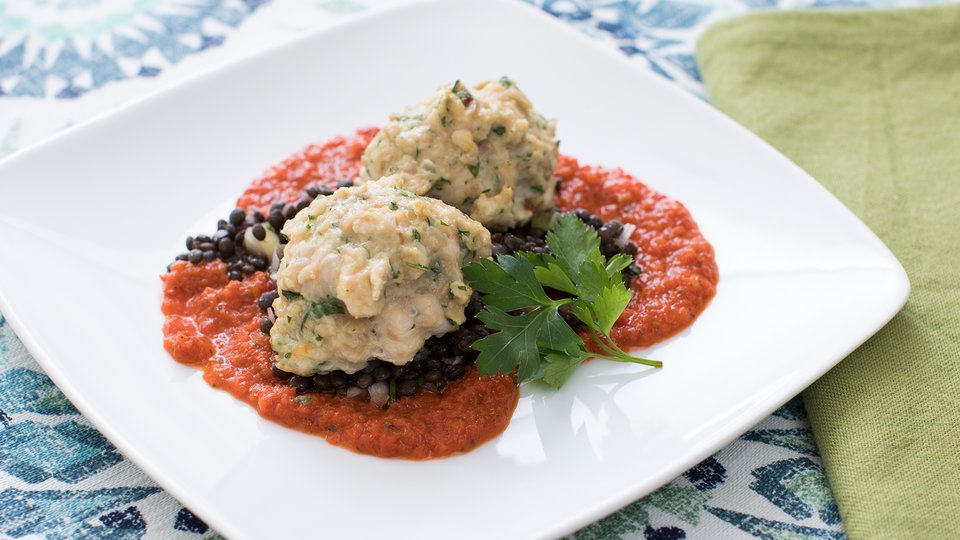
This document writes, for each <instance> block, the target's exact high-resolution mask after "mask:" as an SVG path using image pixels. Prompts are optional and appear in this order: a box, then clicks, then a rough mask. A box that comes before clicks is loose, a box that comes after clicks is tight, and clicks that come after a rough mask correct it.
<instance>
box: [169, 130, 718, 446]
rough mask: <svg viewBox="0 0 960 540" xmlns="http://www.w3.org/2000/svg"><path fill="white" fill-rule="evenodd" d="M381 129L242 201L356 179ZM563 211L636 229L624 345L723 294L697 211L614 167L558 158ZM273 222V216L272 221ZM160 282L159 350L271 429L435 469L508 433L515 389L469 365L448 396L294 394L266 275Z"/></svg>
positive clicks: (295, 158) (658, 332)
mask: <svg viewBox="0 0 960 540" xmlns="http://www.w3.org/2000/svg"><path fill="white" fill-rule="evenodd" d="M376 132H377V130H376V129H375V128H368V129H361V130H358V131H357V132H356V133H355V134H354V135H351V136H348V137H336V138H334V139H331V140H330V141H327V142H325V143H320V144H312V145H309V146H307V147H306V148H304V149H302V150H301V151H299V152H297V153H296V154H294V155H292V156H290V157H288V158H287V159H285V160H284V161H283V162H281V163H280V164H278V165H276V166H274V167H272V168H270V169H269V170H268V171H267V172H266V173H265V174H264V175H263V176H261V177H260V178H258V179H256V180H254V181H253V182H252V183H251V184H250V186H249V187H248V189H247V190H246V191H245V192H244V193H243V195H242V196H241V197H240V198H239V199H238V201H237V204H238V206H239V207H241V208H244V209H248V210H252V209H259V210H261V211H263V212H265V211H266V210H267V209H268V208H269V207H270V205H271V204H272V203H273V202H274V201H276V200H283V201H285V202H296V201H297V200H299V198H300V197H301V194H302V192H303V190H304V189H305V188H306V187H307V186H309V185H312V184H321V185H326V186H331V187H332V186H335V185H336V183H337V182H338V181H341V180H345V179H351V178H353V177H355V176H356V174H357V172H358V169H359V159H360V155H361V154H362V153H363V149H364V148H365V147H366V145H367V143H368V142H369V141H370V139H372V138H373V136H374V135H376ZM556 175H557V176H558V177H559V178H560V179H561V181H562V188H561V191H560V192H559V195H558V199H557V201H556V202H557V207H558V208H561V209H573V208H585V209H587V210H589V211H590V212H592V213H594V214H597V215H599V216H601V217H602V218H603V219H604V221H609V220H612V219H617V220H620V221H622V222H624V223H632V224H634V225H637V230H636V231H635V232H634V234H633V235H632V241H633V242H634V243H635V244H636V245H637V247H638V248H639V253H638V255H637V262H638V263H639V264H640V265H641V267H642V269H643V272H642V274H641V275H640V276H639V278H638V279H636V280H634V284H633V287H632V290H633V293H634V298H633V300H632V301H631V303H630V305H629V306H628V307H627V309H626V311H625V312H624V314H623V316H621V318H620V320H619V321H618V322H617V325H616V326H615V327H614V330H613V337H614V339H615V340H616V341H617V342H618V343H619V344H620V345H621V346H624V347H626V346H645V345H650V344H652V343H655V342H657V341H660V340H662V339H665V338H666V337H669V336H671V335H673V334H675V333H677V332H679V331H680V330H682V329H683V328H685V327H687V326H689V325H690V324H691V323H692V322H693V320H694V319H695V318H696V316H697V315H699V314H700V312H702V311H703V309H704V308H705V307H706V304H707V302H709V300H710V298H712V296H713V294H714V293H715V290H716V283H717V279H718V273H717V267H716V263H715V261H714V258H713V249H712V248H711V247H710V245H709V243H707V242H706V240H705V239H704V238H703V236H702V235H701V234H700V232H699V229H698V228H697V226H696V223H695V222H694V221H693V218H692V217H691V216H690V213H689V212H688V211H687V210H686V209H685V208H684V207H683V205H681V204H680V203H678V202H676V201H672V200H670V199H668V198H666V197H664V196H663V195H660V194H658V193H656V192H654V191H652V190H650V189H649V188H647V187H646V186H644V185H643V184H642V183H640V182H639V181H637V180H636V179H634V178H633V177H631V176H630V175H628V174H626V173H624V172H623V171H621V170H619V169H606V168H600V167H590V166H580V165H579V164H578V163H577V161H576V160H574V159H573V158H569V157H566V156H561V158H560V162H559V164H558V167H557V172H556ZM265 213H266V212H265ZM162 279H163V283H164V300H163V306H162V309H163V313H164V315H165V317H166V321H165V323H164V327H163V333H164V347H165V348H166V349H167V351H168V352H169V353H170V354H171V355H172V356H173V357H174V358H175V359H176V360H177V361H179V362H182V363H185V364H190V365H194V366H197V367H199V368H201V369H202V370H203V372H204V379H205V380H206V381H207V382H208V383H209V384H210V385H211V386H212V387H214V388H219V389H222V390H226V391H227V392H229V393H230V394H231V395H233V396H234V397H236V398H237V399H240V400H242V401H244V402H246V403H248V404H250V405H251V406H252V407H254V408H255V409H256V410H257V412H258V413H259V414H260V415H261V416H263V417H264V418H267V419H269V420H272V421H275V422H277V423H279V424H282V425H284V426H288V427H291V428H294V429H298V430H300V431H304V432H307V433H312V434H315V435H319V436H321V437H323V438H324V439H326V440H327V441H329V442H330V443H332V444H336V445H338V446H342V447H345V448H348V449H351V450H354V451H357V452H361V453H366V454H372V455H375V456H379V457H399V458H408V459H429V458H436V457H443V456H448V455H451V454H456V453H460V452H465V451H469V450H470V449H472V448H474V447H476V446H477V445H479V444H481V443H483V442H485V441H487V440H489V439H491V438H493V437H495V436H496V435H498V434H500V433H501V432H502V431H503V430H504V429H506V427H507V424H508V423H509V421H510V417H511V416H512V415H513V410H514V408H515V407H516V404H517V400H518V396H519V392H518V389H517V385H516V383H515V381H514V379H513V378H512V377H510V376H505V377H484V378H480V377H478V376H477V375H476V369H475V368H474V367H471V370H470V371H468V373H467V375H466V376H464V377H463V379H461V380H460V381H457V382H456V383H454V384H451V385H450V386H449V387H448V388H447V389H446V390H445V391H444V393H443V394H439V395H438V394H431V393H427V392H422V393H420V394H417V395H415V396H412V397H407V398H402V399H400V400H398V401H397V402H395V403H393V404H392V405H390V406H389V407H387V408H381V407H375V406H373V405H371V404H370V403H369V402H365V401H360V400H355V399H349V398H345V397H341V396H336V395H326V394H308V395H303V396H297V395H296V392H295V390H294V389H293V388H292V387H290V386H287V385H286V384H284V383H283V382H282V381H281V380H280V379H278V378H277V377H276V376H274V375H273V373H272V371H271V365H272V363H273V355H274V353H273V351H272V350H271V349H270V342H269V336H267V335H266V334H264V333H263V332H261V331H260V317H261V315H262V314H261V312H260V309H259V307H258V306H257V299H258V298H259V296H260V295H261V294H262V293H264V292H266V291H267V290H269V289H270V288H271V285H270V282H269V277H268V276H267V274H266V273H264V272H258V273H255V274H253V275H251V276H248V277H247V278H245V279H244V280H243V281H229V280H228V279H227V276H226V271H225V267H224V265H223V263H222V262H220V261H213V262H209V263H202V264H200V265H191V264H188V263H186V262H183V261H180V262H176V263H174V264H173V265H172V266H171V268H170V272H168V273H167V274H166V275H164V276H163V277H162Z"/></svg>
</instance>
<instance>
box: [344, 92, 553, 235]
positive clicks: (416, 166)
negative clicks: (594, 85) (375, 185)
mask: <svg viewBox="0 0 960 540" xmlns="http://www.w3.org/2000/svg"><path fill="white" fill-rule="evenodd" d="M555 131H556V129H555V125H554V122H553V121H548V120H546V119H545V118H544V117H543V116H541V115H540V114H538V113H537V112H536V111H534V110H533V105H531V103H530V101H529V100H528V99H527V97H526V96H525V95H524V94H523V92H521V91H520V90H519V89H518V88H517V86H516V84H514V82H513V81H511V80H510V79H507V78H502V79H500V80H499V81H487V82H482V83H480V84H477V85H476V86H474V87H473V88H472V89H467V87H466V86H465V85H464V84H462V83H460V82H459V81H457V82H456V83H454V84H452V85H451V84H445V85H442V86H440V88H438V89H437V91H436V92H435V93H434V94H433V95H432V96H430V97H429V98H428V99H427V100H426V101H423V102H422V103H419V104H416V105H413V106H411V107H408V108H407V110H406V111H404V113H403V114H395V115H392V116H391V117H390V121H389V122H387V124H386V125H385V126H383V128H382V129H381V130H380V133H379V134H377V136H376V137H375V138H374V139H373V141H371V142H370V145H369V146H368V147H367V149H366V150H365V151H364V153H363V158H362V161H361V165H362V169H361V172H360V178H359V179H358V182H359V183H363V182H369V181H374V180H378V179H379V178H380V177H382V176H386V175H390V174H394V173H398V172H399V173H405V175H404V176H402V177H400V178H401V179H403V180H404V181H405V182H407V183H406V184H404V185H403V186H401V187H403V188H405V189H408V190H410V191H413V192H414V193H417V194H419V195H427V196H429V197H436V198H438V199H441V200H442V201H444V202H446V203H447V204H449V205H452V206H455V207H457V208H459V209H460V210H462V211H463V212H465V213H467V214H469V215H470V217H472V218H473V219H475V220H477V221H479V222H480V223H482V224H484V225H485V226H487V227H488V228H491V229H504V228H508V227H515V226H518V225H523V224H524V223H526V222H527V221H529V220H530V218H531V216H532V215H533V213H534V212H536V211H538V210H543V209H547V208H551V207H552V206H553V195H554V191H555V188H556V179H554V177H553V169H554V168H555V167H556V165H557V140H556V137H555Z"/></svg>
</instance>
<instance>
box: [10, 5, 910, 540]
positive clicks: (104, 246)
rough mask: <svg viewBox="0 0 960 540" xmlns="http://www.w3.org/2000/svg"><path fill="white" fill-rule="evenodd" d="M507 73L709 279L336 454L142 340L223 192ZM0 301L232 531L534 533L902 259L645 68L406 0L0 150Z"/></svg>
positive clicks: (580, 521) (731, 417)
mask: <svg viewBox="0 0 960 540" xmlns="http://www.w3.org/2000/svg"><path fill="white" fill-rule="evenodd" d="M502 74H508V75H510V76H511V77H512V78H514V79H515V80H517V81H518V82H519V84H520V86H521V87H522V88H523V89H524V90H525V91H526V93H527V94H528V95H529V96H531V98H532V100H533V101H534V103H535V104H536V105H537V108H538V109H539V110H540V111H541V112H543V113H544V114H546V115H547V116H549V117H553V118H557V119H559V126H560V128H559V129H560V137H561V138H562V140H563V146H562V148H563V150H564V151H565V152H567V153H569V154H571V155H574V156H577V157H578V158H580V159H581V160H583V161H584V162H586V163H597V164H606V165H610V166H620V167H623V168H624V169H626V170H628V171H630V172H632V173H634V174H636V175H637V176H638V177H639V178H640V179H642V180H643V181H645V182H647V183H648V184H649V185H650V186H651V187H653V188H654V189H657V190H659V191H661V192H663V193H665V194H667V195H668V196H670V197H673V198H677V199H680V200H681V201H683V202H684V203H685V204H686V205H687V206H688V207H689V208H690V210H691V211H692V213H693V216H694V218H695V219H696V220H697V221H698V222H699V224H700V226H701V228H702V230H703V232H704V234H705V235H706V237H707V239H708V240H710V241H711V242H712V244H713V246H714V248H715V249H716V253H717V261H718V264H719V267H720V274H721V280H720V286H719V290H718V293H717V296H716V298H715V299H714V300H713V302H712V304H711V305H710V306H709V307H708V308H707V310H706V312H705V313H704V314H703V316H701V317H700V319H699V320H698V321H697V322H696V323H695V324H694V325H693V326H692V327H691V328H690V329H689V330H687V331H685V332H683V333H682V334H681V335H679V336H677V337H675V338H673V339H671V340H669V341H667V342H665V343H663V344H662V345H660V346H658V347H655V348H654V349H653V350H647V351H644V354H646V355H647V356H650V357H656V358H657V359H660V360H663V361H664V363H665V365H666V367H665V368H664V369H663V370H660V371H656V372H654V371H653V370H649V369H644V368H641V367H638V366H632V365H620V364H617V365H615V364H612V363H604V362H592V363H590V364H588V365H586V366H584V367H583V368H582V369H581V370H579V372H578V373H577V374H576V376H575V377H574V378H573V380H572V381H571V382H570V384H568V385H566V386H565V387H564V388H563V389H562V390H561V391H558V392H551V391H545V390H539V389H530V388H525V389H524V391H523V392H522V397H521V400H520V404H519V406H518V407H517V411H516V414H515V416H514V418H513V421H512V423H511V424H510V426H509V427H508V428H507V430H506V432H505V433H504V434H503V435H502V436H500V437H498V438H497V439H495V440H493V441H491V442H489V443H488V444H486V445H484V446H482V447H480V448H479V449H477V450H476V451H474V452H472V453H469V454H467V455H463V456H457V457H453V458H449V459H441V460H435V461H430V462H408V461H397V460H382V459H376V458H372V457H368V456H361V455H356V454H352V453H350V452H348V451H345V450H342V449H340V448H336V447H333V446H330V445H328V444H326V443H325V442H324V441H323V440H321V439H319V438H316V437H312V436H308V435H304V434H301V433H298V432H295V431H291V430H288V429H284V428H282V427H279V426H277V425H274V424H272V423H270V422H268V421H265V420H263V419H261V418H260V417H259V416H257V414H256V413H255V412H254V411H253V410H252V409H251V408H249V407H247V406H246V405H244V404H242V403H240V402H238V401H236V400H234V399H233V398H231V397H230V396H228V395H227V394H226V393H223V392H218V391H215V390H212V389H211V388H209V387H208V386H207V385H206V384H205V383H204V382H203V381H202V379H201V377H200V373H199V372H198V371H196V370H193V369H190V368H187V367H184V366H181V365H179V364H177V363H176V362H174V361H173V360H172V359H171V358H170V357H169V356H168V355H167V354H166V352H164V350H163V348H162V346H161V339H162V337H161V324H162V322H163V320H162V317H161V314H160V296H161V286H160V279H159V274H160V273H161V272H162V271H163V269H164V267H165V265H166V264H167V263H168V262H169V261H170V260H172V258H173V256H174V255H175V254H176V253H178V252H180V251H181V250H182V240H183V238H184V237H185V236H186V235H187V234H188V233H192V234H196V233H200V232H204V231H209V230H211V228H212V227H213V226H214V223H215V221H216V219H217V217H220V216H224V215H226V213H227V212H228V210H229V209H230V208H231V207H232V201H233V200H234V199H235V198H236V196H237V195H238V194H239V193H240V192H241V191H242V190H243V188H244V186H245V185H246V184H247V182H248V181H249V180H250V179H252V178H253V177H255V176H257V175H258V174H259V173H260V172H261V171H262V170H264V169H265V168H266V167H267V166H268V165H270V164H271V163H273V162H275V161H277V160H278V159H280V158H282V157H283V156H285V155H286V154H289V153H291V152H293V151H294V150H296V149H297V148H299V147H300V146H302V145H304V144H306V143H308V142H311V141H314V140H318V139H323V138H326V137H329V136H332V135H335V134H340V133H348V132H351V131H352V130H353V129H354V128H356V127H359V126H364V125H370V124H373V125H375V124H377V123H379V122H382V121H384V119H385V118H386V117H387V115H388V113H389V112H391V111H395V110H398V109H400V108H401V107H402V106H403V105H405V104H407V103H412V102H415V101H418V100H419V99H422V98H423V97H424V96H426V95H429V93H430V92H431V91H432V90H433V89H434V88H435V86H436V85H437V84H438V83H440V82H442V81H452V80H454V79H461V80H465V81H470V82H475V81H479V80H482V79H490V78H497V77H499V76H501V75H502ZM0 238H2V239H3V240H2V242H3V249H2V250H0V269H2V270H0V291H2V292H0V308H2V309H3V311H4V313H5V314H7V317H8V319H9V320H10V323H11V324H12V326H13V328H14V329H15V330H16V332H17V333H18V334H19V335H20V337H21V338H22V339H23V342H24V343H25V344H26V345H27V347H28V348H29V349H30V351H31V352H32V353H33V354H34V355H35V356H36V358H37V360H38V361H39V362H40V364H41V365H42V366H43V367H44V369H46V370H47V372H48V373H49V374H50V376H51V377H52V378H53V380H54V381H55V382H56V383H57V384H58V385H59V386H60V388H62V389H63V391H64V393H65V394H66V395H67V396H68V397H69V398H70V399H71V400H72V401H73V402H74V404H76V406H77V407H78V408H79V409H80V410H81V411H82V412H83V413H84V414H85V415H87V417H88V418H90V420H91V421H92V422H93V423H94V424H95V425H96V426H97V427H98V428H100V429H101V430H102V431H103V433H104V434H105V435H106V436H107V437H108V438H109V439H110V440H111V441H113V443H115V444H116V445H117V446H118V447H119V449H120V450H121V451H122V452H123V453H124V454H126V455H127V456H128V457H130V459H132V460H133V461H135V462H136V463H137V464H139V465H140V466H141V467H143V468H144V469H145V470H146V471H147V473H148V474H150V475H151V476H152V477H153V478H155V479H156V480H157V482H159V483H160V484H161V485H162V486H164V487H165V488H167V489H168V490H169V491H170V492H172V493H173V495H174V496H176V497H178V498H179V499H180V500H182V501H183V503H184V504H186V505H187V506H189V507H190V508H191V509H192V510H194V511H196V512H197V513H198V514H199V515H200V516H201V517H203V519H205V520H207V521H208V522H209V523H210V524H211V525H212V526H214V527H216V528H217V529H218V530H220V531H221V532H222V533H224V534H225V535H227V536H228V537H230V538H233V539H235V540H236V539H242V538H296V537H315V536H316V537H320V536H322V537H327V538H338V537H344V536H363V537H370V538H389V537H396V536H399V537H418V538H449V537H453V536H455V537H457V538H508V537H510V538H533V537H550V536H557V535H560V534H563V533H567V532H570V531H573V530H575V529H576V528H578V527H580V526H583V525H585V524H588V523H590V522H592V521H594V520H596V519H599V518H600V517H602V516H604V515H605V514H607V513H610V512H612V511H614V510H615V509H617V508H619V507H620V506H623V505H625V504H627V503H629V502H630V501H633V500H635V499H637V498H638V497H640V496H642V495H644V494H646V493H649V492H650V491H652V490H653V489H655V488H656V487H658V486H659V485H661V484H663V483H665V482H667V481H669V480H670V479H672V478H674V477H675V476H677V475H678V474H680V473H681V472H682V471H683V470H684V469H685V468H687V467H689V466H691V465H693V464H695V463H696V462H697V461H698V460H701V459H702V458H704V457H706V456H708V455H709V454H711V453H712V452H714V451H716V450H717V449H719V448H720V447H721V446H723V445H724V444H726V443H727V442H728V441H730V440H732V439H733V438H734V437H736V436H737V435H739V434H740V433H742V432H743V431H745V430H746V429H748V428H749V427H750V426H751V425H753V424H754V423H755V422H757V421H759V420H760V419H761V418H762V417H763V416H765V415H767V414H769V413H770V412H771V411H773V410H774V409H775V408H776V407H777V406H779V405H780V404H782V403H784V402H785V401H786V400H787V399H789V398H790V397H791V396H793V395H795V394H796V393H798V392H799V391H800V390H801V389H803V388H804V387H805V386H807V385H808V384H810V383H811V382H812V381H814V380H815V379H816V378H817V377H819V376H820V375H821V374H823V373H824V372H825V371H826V370H827V369H829V368H830V367H831V366H833V365H834V364H835V363H836V362H838V361H839V360H840V359H841V358H843V357H844V356H845V355H846V354H848V353H849V352H850V351H852V350H853V349H854V348H855V347H857V346H858V345H859V344H860V343H862V342H863V341H864V340H865V339H866V338H867V337H869V336H870V335H871V334H873V333H874V332H875V331H876V330H877V329H879V328H880V327H881V326H882V325H883V324H884V323H885V322H887V320H889V319H890V318H891V317H892V316H893V314H894V313H895V312H896V311H897V310H898V309H899V308H900V307H901V306H902V304H903V302H904V301H905V299H906V296H907V292H908V288H909V285H908V282H907V278H906V274H905V273H904V271H903V269H902V267H901V266H900V264H899V263H898V262H897V261H896V259H895V258H894V257H893V256H892V255H891V253H890V252H889V251H888V250H887V249H886V247H885V246H884V245H883V244H882V243H881V242H880V240H878V239H877V237H876V236H874V235H873V234H872V233H871V232H870V231H869V230H868V229H867V228H866V227H865V226H864V225H863V224H862V223H860V222H859V221H858V220H857V219H856V218H855V217H854V216H853V215H852V214H851V213H850V212H849V211H848V210H846V209H845V208H844V207H843V206H842V205H841V204H840V203H839V202H837V200H836V199H834V198H833V197H832V196H831V195H830V194H828V193H827V192H826V191H825V190H824V189H823V188H821V187H820V186H819V185H818V184H817V183H816V182H815V181H814V180H813V179H811V178H810V177H809V176H807V175H806V174H805V173H804V172H803V171H801V170H800V169H799V168H797V167H796V166H795V165H794V164H792V163H791V162H790V161H788V160H787V159H786V158H784V157H783V156H781V155H780V154H778V153H777V152H775V151H774V150H773V149H771V148H770V147H769V146H767V145H766V144H764V143H763V142H761V141H760V140H758V139H757V138H756V137H754V136H753V135H751V134H750V133H748V132H747V131H745V130H744V129H743V128H741V127H740V126H738V125H737V124H735V123H734V122H732V121H730V120H729V119H727V118H725V117H724V116H722V115H720V114H718V113H717V112H716V111H714V110H713V109H711V108H710V107H709V106H707V105H705V104H703V103H701V102H699V101H697V100H696V99H693V98H691V97H689V96H688V95H686V94H685V93H683V92H682V91H680V90H679V89H677V88H674V87H673V86H671V85H670V84H669V83H667V82H664V81H663V80H661V79H660V78H658V77H657V76H655V75H652V74H650V73H647V72H645V71H643V70H641V69H638V68H637V67H636V66H635V65H632V64H630V63H628V62H627V61H626V60H625V59H623V58H621V57H620V56H619V55H618V54H616V53H615V52H613V51H610V50H607V49H603V48H601V47H600V46H598V45H595V44H593V43H591V42H590V40H589V39H587V38H585V37H583V36H580V35H579V34H577V33H576V32H574V31H572V30H570V29H568V28H567V27H565V26H564V25H562V23H559V22H557V21H555V20H552V19H551V18H549V17H547V16H544V15H542V14H540V13H539V12H536V10H534V9H532V8H530V7H529V6H526V5H523V4H521V3H520V2H514V1H496V2H493V1H489V0H472V1H431V2H426V3H421V4H416V5H413V6H408V7H404V8H401V9H396V10H392V11H389V12H384V13H380V14H375V15H371V16H368V17H363V18H360V19H356V20H354V21H351V22H348V23H345V24H343V25H341V26H338V27H335V28H333V29H329V30H325V31H323V32H319V33H315V34H312V35H308V36H306V37H303V38H301V39H298V40H296V41H294V42H291V43H288V44H286V45H283V46H281V47H278V48H275V49H272V50H269V51H267V52H264V53H262V54H259V55H256V56H254V57H251V58H248V59H246V60H243V61H241V62H238V63H236V64H233V65H231V66H229V67H226V68H223V69H220V70H217V71H215V72H212V73H209V74H207V75H205V76H203V77H200V78H198V79H196V80H193V81H190V82H188V83H185V84H181V85H179V86H177V87H175V88H172V89H170V90H168V91H165V92H162V93H160V94H158V95H155V96H152V97H150V98H148V99H144V100H142V101H139V102H137V103H135V104H133V105H130V106H128V107H125V108H124V109H123V110H122V111H119V112H117V113H115V114H112V115H109V116H107V117H104V118H101V119H99V120H97V121H94V122H91V123H89V124H87V125H85V126H82V127H79V128H76V129H71V130H69V131H68V132H66V133H63V134H62V135H60V136H58V137H56V138H54V139H52V140H50V141H48V142H46V143H45V144H43V145H41V146H38V147H35V148H33V149H31V150H29V151H25V152H21V153H20V154H17V155H15V156H13V157H11V158H9V159H7V160H6V161H4V162H3V163H2V164H0Z"/></svg>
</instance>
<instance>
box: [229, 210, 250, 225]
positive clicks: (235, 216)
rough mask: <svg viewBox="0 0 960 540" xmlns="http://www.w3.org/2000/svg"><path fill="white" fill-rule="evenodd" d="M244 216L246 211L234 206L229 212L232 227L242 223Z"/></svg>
mask: <svg viewBox="0 0 960 540" xmlns="http://www.w3.org/2000/svg"><path fill="white" fill-rule="evenodd" d="M246 218H247V213H246V212H244V211H243V210H242V209H240V208H234V209H233V210H232V211H231V212H230V223H232V224H233V226H234V227H239V226H240V225H243V220H245V219H246Z"/></svg>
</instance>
